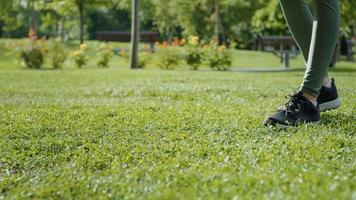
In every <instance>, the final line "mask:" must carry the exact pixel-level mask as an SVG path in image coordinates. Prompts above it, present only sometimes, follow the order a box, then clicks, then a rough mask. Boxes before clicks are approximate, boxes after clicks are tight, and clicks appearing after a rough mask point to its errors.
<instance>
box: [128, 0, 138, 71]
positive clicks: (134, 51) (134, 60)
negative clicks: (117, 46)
mask: <svg viewBox="0 0 356 200" xmlns="http://www.w3.org/2000/svg"><path fill="white" fill-rule="evenodd" d="M139 6H140V1H139V0H132V19H131V21H132V23H131V61H130V63H131V69H137V68H138V44H139V34H140V26H139V22H140V20H139Z"/></svg>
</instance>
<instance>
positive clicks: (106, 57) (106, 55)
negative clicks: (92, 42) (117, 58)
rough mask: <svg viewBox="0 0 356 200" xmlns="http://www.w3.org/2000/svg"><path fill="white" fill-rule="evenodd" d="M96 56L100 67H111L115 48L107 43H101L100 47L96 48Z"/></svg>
mask: <svg viewBox="0 0 356 200" xmlns="http://www.w3.org/2000/svg"><path fill="white" fill-rule="evenodd" d="M96 56H97V62H96V64H97V65H98V67H102V68H104V67H109V61H110V60H111V58H112V57H113V56H114V53H113V48H112V46H110V45H109V44H107V43H101V44H100V45H99V47H97V48H96Z"/></svg>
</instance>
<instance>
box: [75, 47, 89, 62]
mask: <svg viewBox="0 0 356 200" xmlns="http://www.w3.org/2000/svg"><path fill="white" fill-rule="evenodd" d="M87 54H88V46H87V45H86V44H81V45H80V47H79V49H78V50H76V51H73V52H72V58H73V60H74V62H75V64H76V65H77V67H78V68H82V67H83V66H85V65H86V64H87V62H88V60H89V57H88V55H87Z"/></svg>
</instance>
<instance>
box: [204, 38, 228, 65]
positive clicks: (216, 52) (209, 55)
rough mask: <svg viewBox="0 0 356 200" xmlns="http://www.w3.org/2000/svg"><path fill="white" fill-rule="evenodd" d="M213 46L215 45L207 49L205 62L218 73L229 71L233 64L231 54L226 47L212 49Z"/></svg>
mask: <svg viewBox="0 0 356 200" xmlns="http://www.w3.org/2000/svg"><path fill="white" fill-rule="evenodd" d="M212 45H214V44H210V46H209V47H208V48H205V52H206V53H205V55H206V56H205V60H206V62H207V64H208V66H209V67H211V68H212V69H213V70H218V71H227V70H229V69H230V67H231V63H232V55H231V52H230V51H229V50H228V49H227V48H226V47H225V46H224V45H222V46H219V47H212ZM214 46H215V45H214Z"/></svg>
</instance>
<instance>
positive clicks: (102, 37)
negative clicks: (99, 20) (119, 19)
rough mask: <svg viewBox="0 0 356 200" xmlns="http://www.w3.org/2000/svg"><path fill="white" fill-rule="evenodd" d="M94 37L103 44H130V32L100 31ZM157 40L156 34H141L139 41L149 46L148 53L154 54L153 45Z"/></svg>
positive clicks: (157, 35)
mask: <svg viewBox="0 0 356 200" xmlns="http://www.w3.org/2000/svg"><path fill="white" fill-rule="evenodd" d="M96 37H97V39H98V40H99V41H105V42H130V41H131V32H121V31H100V32H97V33H96ZM158 40H159V34H158V33H157V32H141V33H140V41H141V42H147V43H149V46H150V51H151V52H154V51H155V48H154V43H155V42H157V41H158Z"/></svg>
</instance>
